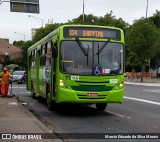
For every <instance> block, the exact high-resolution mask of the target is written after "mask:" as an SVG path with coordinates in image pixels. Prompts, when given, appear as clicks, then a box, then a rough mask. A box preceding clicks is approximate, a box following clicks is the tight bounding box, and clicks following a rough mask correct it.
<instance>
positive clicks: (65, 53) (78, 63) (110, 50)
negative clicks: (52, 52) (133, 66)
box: [60, 41, 124, 75]
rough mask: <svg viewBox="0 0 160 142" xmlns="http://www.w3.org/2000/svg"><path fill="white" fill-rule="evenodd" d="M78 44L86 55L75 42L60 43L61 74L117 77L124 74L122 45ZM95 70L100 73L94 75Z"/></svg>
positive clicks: (92, 42)
mask: <svg viewBox="0 0 160 142" xmlns="http://www.w3.org/2000/svg"><path fill="white" fill-rule="evenodd" d="M80 42H81V43H80V44H82V46H83V48H84V50H85V52H86V54H84V52H83V51H82V48H81V47H80V45H79V44H77V42H76V41H62V42H61V60H60V65H61V72H63V73H68V74H77V75H118V74H122V73H123V72H124V70H123V69H124V60H123V59H124V57H123V56H124V52H123V50H124V46H123V44H121V43H113V42H108V43H107V44H105V42H102V41H101V42H100V41H99V42H97V41H80ZM104 45H105V47H104ZM102 48H103V50H102ZM100 50H101V52H100ZM95 70H98V71H100V72H99V73H98V72H97V73H94V72H95Z"/></svg>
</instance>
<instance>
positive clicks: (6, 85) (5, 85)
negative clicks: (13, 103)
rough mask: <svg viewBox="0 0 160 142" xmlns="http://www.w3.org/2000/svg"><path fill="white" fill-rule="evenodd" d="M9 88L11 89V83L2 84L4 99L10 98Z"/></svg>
mask: <svg viewBox="0 0 160 142" xmlns="http://www.w3.org/2000/svg"><path fill="white" fill-rule="evenodd" d="M8 88H9V83H7V84H6V83H5V84H3V83H2V84H1V94H2V96H3V97H7V96H8Z"/></svg>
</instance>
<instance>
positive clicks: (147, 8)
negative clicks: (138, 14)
mask: <svg viewBox="0 0 160 142" xmlns="http://www.w3.org/2000/svg"><path fill="white" fill-rule="evenodd" d="M147 14H148V0H147V6H146V18H147V16H148V15H147Z"/></svg>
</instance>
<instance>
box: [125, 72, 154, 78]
mask: <svg viewBox="0 0 160 142" xmlns="http://www.w3.org/2000/svg"><path fill="white" fill-rule="evenodd" d="M152 75H153V73H150V72H143V77H149V78H152ZM126 76H127V79H129V78H132V79H134V78H140V77H141V76H142V73H141V72H127V73H126Z"/></svg>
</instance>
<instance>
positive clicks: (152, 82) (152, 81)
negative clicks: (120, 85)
mask: <svg viewBox="0 0 160 142" xmlns="http://www.w3.org/2000/svg"><path fill="white" fill-rule="evenodd" d="M125 84H132V85H143V86H159V87H160V78H158V79H157V78H149V77H148V78H143V82H141V79H140V78H129V79H127V78H125Z"/></svg>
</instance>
